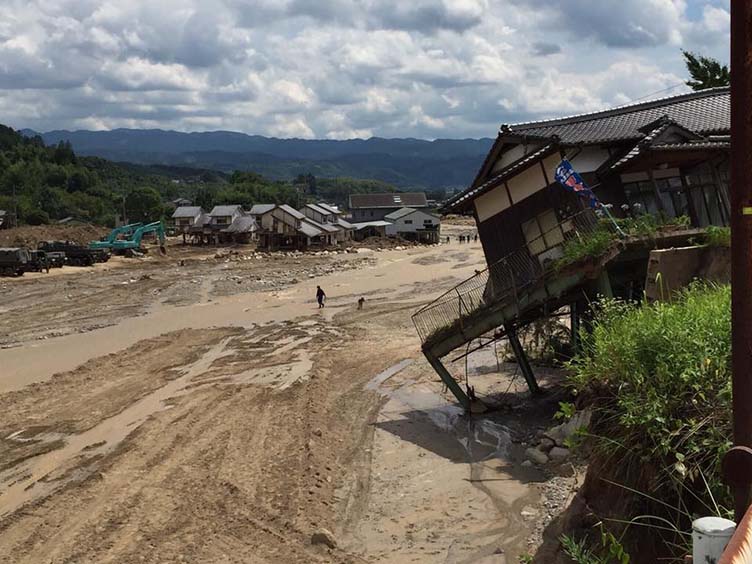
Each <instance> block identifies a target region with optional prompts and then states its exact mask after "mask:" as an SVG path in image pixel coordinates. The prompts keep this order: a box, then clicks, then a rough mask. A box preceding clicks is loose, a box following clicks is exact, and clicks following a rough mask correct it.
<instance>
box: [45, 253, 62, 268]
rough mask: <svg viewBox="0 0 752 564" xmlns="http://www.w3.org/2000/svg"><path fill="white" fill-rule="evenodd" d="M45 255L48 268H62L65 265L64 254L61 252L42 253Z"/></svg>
mask: <svg viewBox="0 0 752 564" xmlns="http://www.w3.org/2000/svg"><path fill="white" fill-rule="evenodd" d="M44 253H46V255H47V263H48V264H49V265H50V268H63V266H64V265H65V253H63V252H61V251H44Z"/></svg>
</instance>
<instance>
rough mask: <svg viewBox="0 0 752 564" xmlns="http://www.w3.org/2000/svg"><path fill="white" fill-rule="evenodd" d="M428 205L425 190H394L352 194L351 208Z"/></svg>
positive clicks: (421, 206) (417, 206)
mask: <svg viewBox="0 0 752 564" xmlns="http://www.w3.org/2000/svg"><path fill="white" fill-rule="evenodd" d="M404 206H408V207H412V208H425V207H428V200H426V195H425V194H424V193H423V192H392V193H389V194H350V209H360V208H366V209H368V208H401V207H404Z"/></svg>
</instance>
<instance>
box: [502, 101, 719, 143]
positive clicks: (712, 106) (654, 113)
mask: <svg viewBox="0 0 752 564" xmlns="http://www.w3.org/2000/svg"><path fill="white" fill-rule="evenodd" d="M662 116H668V117H669V118H670V119H671V120H673V121H675V122H676V123H677V124H679V125H681V126H683V127H685V128H686V129H689V130H690V131H694V132H696V133H699V134H704V135H707V134H711V133H720V132H726V131H729V129H730V128H731V96H730V92H729V89H728V88H709V89H707V90H700V91H698V92H691V93H689V94H680V95H679V96H672V97H669V98H661V99H659V100H651V101H649V102H641V103H637V104H631V105H628V106H621V107H618V108H613V109H610V110H605V111H601V112H593V113H589V114H582V115H577V116H571V117H565V118H560V119H552V120H546V121H534V122H528V123H518V124H516V125H510V126H502V137H503V136H504V134H505V133H508V134H512V135H530V136H536V137H548V138H550V137H552V136H554V135H556V136H558V137H559V139H560V140H561V142H562V143H564V144H576V143H605V142H613V141H628V140H632V139H641V138H642V137H643V133H641V132H640V129H641V128H643V127H644V126H645V125H647V124H649V123H651V122H653V121H656V120H658V119H660V118H661V117H662Z"/></svg>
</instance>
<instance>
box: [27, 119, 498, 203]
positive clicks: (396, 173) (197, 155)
mask: <svg viewBox="0 0 752 564" xmlns="http://www.w3.org/2000/svg"><path fill="white" fill-rule="evenodd" d="M24 134H26V135H31V136H34V135H36V133H35V132H33V131H30V130H24ZM41 136H42V137H43V139H44V140H45V142H46V143H48V144H57V143H59V142H60V141H69V142H71V143H72V145H73V148H74V149H75V150H76V151H77V152H78V153H80V154H83V155H95V156H100V157H103V158H107V159H110V160H114V161H128V162H133V163H141V164H163V165H178V166H190V167H198V168H208V169H214V170H220V171H224V172H226V173H231V172H233V171H235V170H243V171H253V172H257V173H259V174H262V175H264V176H265V177H267V178H272V179H276V180H286V179H289V178H294V177H295V176H298V175H300V174H313V175H315V176H316V177H319V178H336V177H355V178H368V179H373V180H380V181H383V182H388V183H390V184H393V185H395V186H398V187H400V188H401V189H415V188H420V189H426V190H437V189H443V188H460V187H461V188H464V187H465V186H467V185H468V184H469V183H470V182H471V181H472V179H473V177H474V175H475V173H476V172H477V171H478V168H479V167H480V165H481V163H482V162H483V159H484V157H485V156H486V154H487V153H488V150H489V149H490V147H491V145H492V143H493V140H492V139H437V140H434V141H427V140H424V139H381V138H377V137H374V138H371V139H348V140H328V139H276V138H270V137H263V136H260V135H246V134H243V133H236V132H231V131H209V132H196V133H183V132H179V131H163V130H157V129H152V130H139V129H115V130H112V131H65V130H60V131H50V132H47V133H43V134H41Z"/></svg>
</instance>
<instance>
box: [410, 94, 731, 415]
mask: <svg viewBox="0 0 752 564" xmlns="http://www.w3.org/2000/svg"><path fill="white" fill-rule="evenodd" d="M730 133H731V132H730V93H729V89H728V88H712V89H707V90H701V91H697V92H690V93H686V94H680V95H677V96H671V97H667V98H661V99H657V100H650V101H646V102H639V103H634V104H630V105H626V106H621V107H617V108H612V109H607V110H603V111H598V112H592V113H587V114H582V115H576V116H570V117H563V118H557V119H550V120H544V121H535V122H527V123H519V124H514V125H502V126H501V128H500V130H499V133H498V136H497V138H496V141H495V143H494V145H493V147H492V148H491V150H490V151H489V153H488V155H487V157H486V159H485V161H484V162H483V163H482V165H481V167H480V170H479V171H478V173H477V175H476V177H475V179H474V180H473V182H472V184H471V185H470V186H468V187H467V188H466V189H465V190H463V191H462V192H460V193H459V194H456V195H455V196H453V197H452V198H451V199H449V200H448V201H447V202H446V203H445V204H444V206H443V208H442V211H443V212H446V213H461V214H466V215H472V216H473V217H474V219H475V223H476V226H477V230H478V234H479V236H480V240H481V243H482V246H483V252H484V254H485V258H486V262H487V265H488V268H487V269H486V270H484V271H476V274H475V275H474V276H472V277H471V278H469V279H468V280H465V281H463V282H461V283H460V284H458V285H457V286H455V287H454V288H447V292H446V293H445V294H443V295H442V296H441V297H439V298H438V299H436V300H435V301H434V302H432V303H430V304H427V305H426V306H425V307H423V308H421V310H419V311H418V312H416V313H415V314H414V315H413V321H414V324H415V326H416V329H417V330H418V333H419V335H420V337H421V340H422V343H423V347H422V348H423V352H424V354H425V355H426V357H427V358H428V360H429V362H430V363H431V365H432V366H433V368H434V369H435V370H436V371H437V372H438V374H439V376H440V377H441V378H442V380H443V381H444V382H445V383H446V385H447V386H448V387H449V389H450V390H451V391H452V392H453V393H454V394H455V396H456V397H457V399H458V400H459V401H460V402H461V403H462V404H463V405H464V406H465V407H466V408H469V406H470V398H469V397H468V395H467V394H465V392H464V390H462V389H461V388H460V387H459V386H457V383H456V381H455V380H454V379H453V378H452V376H451V375H450V374H449V372H448V371H447V369H446V368H445V367H444V365H443V364H442V361H441V358H442V357H444V356H446V355H448V354H449V353H451V352H452V351H453V350H455V349H457V348H460V347H463V346H466V345H467V344H468V343H470V342H473V341H474V340H476V339H478V338H480V337H482V336H484V335H485V336H486V337H488V339H487V342H488V343H491V342H495V341H497V340H499V339H508V340H509V342H510V345H511V348H512V350H514V351H515V354H516V356H517V359H518V363H519V366H520V369H521V372H522V374H523V376H524V377H525V379H526V381H527V383H528V386H529V387H530V390H531V391H533V392H535V391H537V383H536V382H535V378H534V375H533V374H532V370H531V368H530V365H529V363H528V362H527V359H526V357H525V356H524V349H522V346H521V345H520V342H519V340H518V339H517V337H516V332H517V330H518V329H519V328H521V327H524V326H525V325H527V324H529V323H532V322H533V321H535V320H536V319H538V318H540V317H541V316H543V315H548V314H550V312H554V311H556V310H557V309H560V308H562V307H568V308H569V310H570V312H571V313H572V326H576V325H577V323H579V321H578V320H579V316H580V314H581V312H582V311H583V310H584V309H585V308H587V307H589V305H588V304H590V303H593V302H594V301H597V300H598V298H599V296H602V295H613V296H615V297H620V298H624V299H630V300H631V299H639V298H640V297H642V295H643V292H644V288H645V284H646V278H647V277H646V273H647V270H648V261H649V257H650V253H651V250H653V249H656V248H661V247H666V246H669V247H681V246H685V245H688V244H691V241H693V240H697V239H698V238H702V237H703V236H704V234H705V227H706V226H708V225H728V223H729V217H730V214H729V157H730V142H731V139H730ZM564 158H566V159H567V160H568V161H569V162H570V163H571V164H572V167H573V168H574V169H575V170H576V171H577V172H578V173H580V175H581V176H582V177H583V179H584V181H585V183H586V184H587V185H588V186H590V187H591V188H592V190H593V193H594V194H595V196H596V197H597V200H598V203H597V208H598V210H599V211H600V212H601V214H605V211H609V210H610V211H609V213H610V214H611V215H612V216H615V217H617V218H618V217H625V216H626V217H630V218H632V219H640V218H642V217H643V216H645V215H648V214H649V215H652V216H654V217H655V218H656V220H657V221H662V222H664V223H666V222H671V221H672V220H674V219H678V218H681V220H679V221H676V222H675V225H674V227H665V228H662V229H658V230H655V231H654V232H651V233H650V234H649V235H648V236H644V235H640V234H639V233H637V234H634V235H631V236H630V237H624V236H621V235H620V234H618V232H616V228H615V227H614V222H612V221H609V220H608V219H606V220H605V221H604V220H602V219H601V218H599V217H598V215H597V214H596V213H595V211H594V210H593V209H591V207H590V200H589V198H583V197H581V194H577V193H576V192H574V191H570V190H568V189H566V188H564V187H563V186H562V185H561V184H559V183H558V182H557V181H556V171H557V168H558V167H559V166H560V164H561V163H562V160H563V159H564ZM604 209H605V211H604ZM684 218H686V219H684ZM608 231H610V232H612V234H613V233H617V234H616V235H615V236H614V238H612V236H611V235H609V239H610V240H611V241H612V244H611V245H610V246H609V247H608V249H607V250H606V251H604V252H603V253H601V254H600V255H598V256H594V257H590V256H587V257H584V258H580V259H571V260H572V261H574V262H566V261H567V260H568V255H566V254H565V251H567V250H569V249H571V248H572V247H570V246H569V245H570V243H571V242H573V241H574V242H582V241H585V240H587V239H588V238H589V237H591V236H592V235H593V233H594V232H597V233H598V234H599V235H600V236H601V237H603V233H605V232H608ZM562 261H564V262H562ZM484 340H485V339H484Z"/></svg>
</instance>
